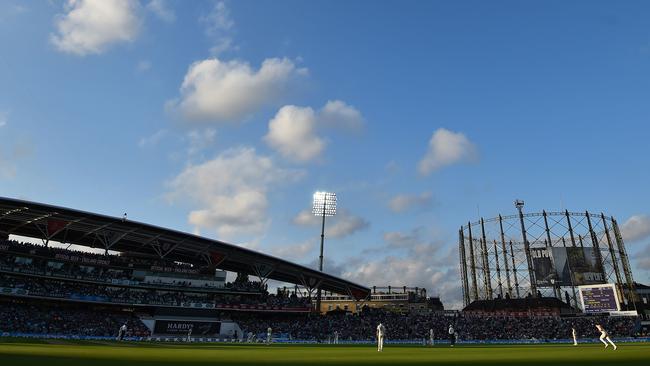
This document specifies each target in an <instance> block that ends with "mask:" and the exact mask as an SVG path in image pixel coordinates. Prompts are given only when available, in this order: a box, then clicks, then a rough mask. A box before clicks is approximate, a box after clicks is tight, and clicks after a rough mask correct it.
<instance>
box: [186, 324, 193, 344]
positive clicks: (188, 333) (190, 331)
mask: <svg viewBox="0 0 650 366" xmlns="http://www.w3.org/2000/svg"><path fill="white" fill-rule="evenodd" d="M187 341H188V342H192V327H190V329H189V330H188V331H187Z"/></svg>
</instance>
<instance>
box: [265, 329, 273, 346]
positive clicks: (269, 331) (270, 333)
mask: <svg viewBox="0 0 650 366" xmlns="http://www.w3.org/2000/svg"><path fill="white" fill-rule="evenodd" d="M272 336H273V329H271V327H268V328H267V329H266V344H271V341H272V338H273V337H272Z"/></svg>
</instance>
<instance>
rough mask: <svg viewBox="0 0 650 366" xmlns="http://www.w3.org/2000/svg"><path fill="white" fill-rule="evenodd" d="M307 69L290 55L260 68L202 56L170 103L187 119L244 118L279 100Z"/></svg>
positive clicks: (266, 63)
mask: <svg viewBox="0 0 650 366" xmlns="http://www.w3.org/2000/svg"><path fill="white" fill-rule="evenodd" d="M306 73H307V71H306V69H301V68H297V67H296V65H295V64H294V63H293V62H292V61H291V60H289V59H286V58H283V59H279V58H271V59H266V60H264V62H263V63H262V66H261V67H260V68H259V70H253V69H252V68H251V67H250V65H249V64H248V63H246V62H242V61H221V60H219V59H217V58H211V59H207V60H202V61H198V62H195V63H193V64H192V65H191V66H190V67H189V69H188V71H187V74H186V75H185V79H184V80H183V84H182V85H181V89H180V94H181V96H180V99H179V100H174V101H170V102H168V107H170V108H171V109H172V110H178V111H179V112H180V113H181V114H182V115H183V116H184V117H185V118H186V119H187V120H193V121H207V122H213V123H223V122H241V121H243V120H244V119H245V118H247V117H249V116H250V115H252V114H253V113H254V112H255V111H256V110H258V109H259V108H260V107H263V106H265V105H270V104H275V103H277V102H279V101H280V100H281V99H282V98H283V96H284V95H285V94H286V93H287V89H288V86H289V85H290V84H291V82H292V81H294V80H296V79H297V78H299V77H301V76H304V75H306Z"/></svg>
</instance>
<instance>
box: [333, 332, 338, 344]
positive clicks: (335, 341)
mask: <svg viewBox="0 0 650 366" xmlns="http://www.w3.org/2000/svg"><path fill="white" fill-rule="evenodd" d="M334 344H339V331H338V330H335V331H334Z"/></svg>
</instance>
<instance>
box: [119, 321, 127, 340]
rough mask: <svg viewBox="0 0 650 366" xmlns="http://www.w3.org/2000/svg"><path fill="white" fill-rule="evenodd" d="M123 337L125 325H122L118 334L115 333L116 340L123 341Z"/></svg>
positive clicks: (124, 335)
mask: <svg viewBox="0 0 650 366" xmlns="http://www.w3.org/2000/svg"><path fill="white" fill-rule="evenodd" d="M124 337H126V323H124V324H122V326H121V327H120V330H119V332H118V333H117V339H118V340H120V341H122V340H124Z"/></svg>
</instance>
